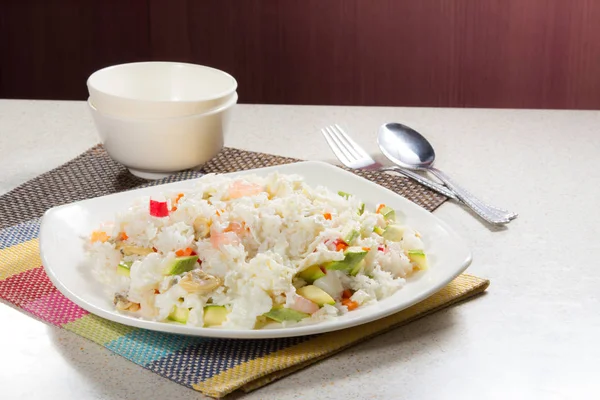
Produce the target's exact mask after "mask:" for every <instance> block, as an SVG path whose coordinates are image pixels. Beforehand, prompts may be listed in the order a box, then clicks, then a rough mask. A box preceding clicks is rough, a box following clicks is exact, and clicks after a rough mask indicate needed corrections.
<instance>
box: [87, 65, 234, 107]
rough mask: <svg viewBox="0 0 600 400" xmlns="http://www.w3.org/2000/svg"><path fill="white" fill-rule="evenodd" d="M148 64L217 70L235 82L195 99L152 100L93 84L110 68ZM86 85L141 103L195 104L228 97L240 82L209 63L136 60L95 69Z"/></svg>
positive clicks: (89, 90)
mask: <svg viewBox="0 0 600 400" xmlns="http://www.w3.org/2000/svg"><path fill="white" fill-rule="evenodd" d="M148 64H153V65H173V66H176V65H183V66H185V67H193V68H198V69H204V70H211V71H215V72H217V73H219V74H222V75H225V76H226V77H228V78H229V79H231V80H232V82H233V84H232V85H231V88H229V89H227V90H225V91H222V92H219V93H217V94H213V95H210V96H205V97H199V98H197V99H195V100H152V99H140V98H137V97H132V96H120V95H116V94H114V93H109V92H106V91H104V90H101V89H99V88H98V87H97V86H96V85H94V84H93V79H94V78H97V77H98V75H100V74H101V73H106V72H107V71H110V70H116V69H119V68H123V67H127V66H133V65H148ZM86 85H87V87H88V92H91V89H93V90H94V91H96V92H98V93H101V94H102V95H103V96H107V97H112V98H114V99H119V100H121V101H123V100H124V101H132V102H140V103H149V104H158V103H165V104H169V103H171V104H173V103H178V104H193V103H201V102H205V101H211V100H216V99H220V98H222V97H226V96H228V95H230V94H232V93H233V92H235V91H236V90H237V87H238V83H237V80H236V79H235V78H234V77H233V76H232V75H231V74H229V73H227V72H225V71H223V70H220V69H218V68H214V67H209V66H208V65H202V64H194V63H186V62H180V61H136V62H129V63H122V64H115V65H109V66H107V67H104V68H100V69H99V70H96V71H94V72H93V73H92V74H90V76H88V78H87V80H86ZM89 95H90V97H91V95H92V93H89Z"/></svg>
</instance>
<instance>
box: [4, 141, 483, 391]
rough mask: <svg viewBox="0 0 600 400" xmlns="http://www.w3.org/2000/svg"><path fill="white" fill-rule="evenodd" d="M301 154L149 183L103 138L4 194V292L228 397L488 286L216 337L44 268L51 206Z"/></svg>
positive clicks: (165, 372) (469, 280)
mask: <svg viewBox="0 0 600 400" xmlns="http://www.w3.org/2000/svg"><path fill="white" fill-rule="evenodd" d="M295 161H297V160H294V159H290V158H284V157H278V156H273V155H268V154H263V153H255V152H248V151H242V150H237V149H231V148H226V149H225V150H224V151H223V152H222V153H221V154H219V156H218V157H216V158H215V159H214V160H212V161H211V162H210V163H209V164H207V165H206V166H205V167H204V168H203V170H202V171H185V172H182V173H179V174H177V175H173V176H171V177H168V178H165V179H163V180H160V181H153V182H148V181H144V180H142V179H139V178H136V177H133V176H132V175H130V174H129V173H128V172H127V171H126V169H125V168H124V167H123V166H121V165H119V164H117V163H116V162H114V161H113V160H112V159H110V157H108V155H107V154H106V152H105V151H104V149H103V148H102V147H101V146H96V147H94V148H92V149H90V150H89V151H87V152H85V153H84V154H82V155H81V156H79V157H77V158H76V159H74V160H72V161H70V162H69V163H67V164H65V165H63V166H61V167H59V168H57V169H54V170H52V171H50V172H48V173H46V174H43V175H40V176H39V177H37V178H35V179H33V180H31V181H29V182H27V183H25V184H23V185H21V186H19V187H18V188H16V189H14V190H12V191H11V192H9V193H7V194H5V195H3V196H1V197H0V299H2V300H3V301H4V302H7V303H9V304H12V305H13V306H15V307H17V308H19V309H22V310H23V311H25V312H27V313H29V314H31V315H32V316H34V317H36V318H38V319H40V320H41V321H44V322H46V323H49V324H52V325H54V326H58V327H61V328H63V329H66V330H68V331H71V332H74V333H76V334H78V335H80V336H83V337H85V338H87V339H89V340H92V341H94V342H96V343H98V344H100V345H102V346H104V347H106V348H107V349H109V350H111V351H113V352H115V353H117V354H119V355H121V356H123V357H125V358H127V359H129V360H131V361H133V362H134V363H136V364H138V365H140V366H142V367H144V368H146V369H148V370H150V371H153V372H155V373H157V374H159V375H161V376H163V377H166V378H168V379H171V380H173V381H175V382H177V383H179V384H181V385H184V386H187V387H189V388H193V389H195V390H198V391H200V392H202V393H204V394H206V395H208V396H212V397H222V396H225V395H226V394H228V393H231V392H232V391H234V390H237V389H242V390H245V391H250V390H253V389H256V388H258V387H261V386H263V385H265V384H267V383H269V382H271V381H273V380H275V379H278V378H281V377H283V376H285V375H287V374H290V373H292V372H294V371H296V370H298V369H301V368H304V367H306V366H307V365H309V364H311V363H314V362H317V361H319V360H321V359H323V358H325V357H328V356H330V355H332V354H335V353H336V352H338V351H341V350H343V349H344V348H347V347H349V346H351V345H353V344H356V343H358V342H362V341H364V340H365V339H367V338H370V337H372V336H375V335H378V334H381V333H383V332H386V331H388V330H390V329H393V328H395V327H397V326H400V325H403V324H406V323H409V322H411V321H413V320H415V319H417V318H420V317H423V316H425V315H427V314H430V313H432V312H435V311H437V310H440V309H442V308H445V307H448V306H450V305H452V304H455V303H456V302H459V301H462V300H465V299H468V298H470V297H473V296H475V295H477V294H479V293H482V292H483V291H484V290H485V289H486V288H487V286H488V284H489V282H488V281H487V280H485V279H481V278H477V277H474V276H471V275H467V274H463V275H461V276H459V277H458V278H456V279H455V280H454V281H453V282H451V283H450V284H449V285H448V286H447V287H445V288H444V289H442V290H441V291H440V292H438V293H436V294H435V295H433V296H431V297H430V298H428V299H426V300H424V301H423V302H421V303H419V304H416V305H415V306H413V307H411V308H408V309H406V310H404V311H402V312H400V313H397V314H395V315H392V316H390V317H387V318H384V319H381V320H378V321H375V322H372V323H369V324H365V325H362V326H358V327H355V328H350V329H346V330H344V331H340V332H332V333H328V334H321V335H313V336H303V337H295V338H284V339H265V340H233V339H210V338H197V337H187V336H180V335H172V334H165V333H159V332H154V331H148V330H144V329H139V328H133V327H129V326H125V325H120V324H117V323H114V322H111V321H108V320H105V319H102V318H100V317H97V316H95V315H93V314H90V313H88V312H87V311H85V310H83V309H81V308H80V307H78V306H76V305H75V304H73V303H72V302H70V301H69V300H67V299H66V298H65V297H64V296H63V295H62V294H61V293H60V292H59V291H58V290H57V289H56V288H55V287H54V286H53V285H52V283H51V282H50V280H49V279H48V277H47V276H46V274H45V272H44V269H43V267H42V266H41V260H40V255H39V249H38V239H37V236H38V233H39V222H40V217H41V216H42V214H43V213H44V212H45V211H46V210H47V209H48V208H50V207H53V206H57V205H60V204H65V203H69V202H72V201H77V200H82V199H86V198H90V197H96V196H100V195H105V194H109V193H114V192H118V191H123V190H129V189H133V188H137V187H141V186H145V185H156V184H161V183H166V182H173V181H179V180H185V179H191V178H195V177H198V176H200V175H201V174H202V173H203V172H231V171H238V170H245V169H251V168H257V167H264V166H271V165H280V164H284V163H290V162H295ZM353 172H355V171H353ZM358 174H359V175H361V176H363V177H366V178H367V179H370V180H372V181H374V182H377V183H379V184H381V185H382V186H385V187H388V188H389V189H391V190H394V191H396V192H397V193H400V194H402V195H403V196H405V197H407V198H408V199H410V200H412V201H414V202H415V203H417V204H419V205H421V206H422V207H424V208H426V209H428V210H431V211H433V210H434V209H435V208H437V207H438V206H439V205H440V204H442V203H443V202H444V201H445V198H444V197H442V196H440V195H439V194H437V193H434V192H432V191H430V190H428V189H426V188H424V187H422V186H420V185H417V184H416V183H414V182H412V181H409V180H408V179H404V178H401V177H398V176H394V175H390V174H387V173H380V172H376V171H359V172H358ZM334 339H335V340H334Z"/></svg>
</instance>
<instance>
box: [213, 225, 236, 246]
mask: <svg viewBox="0 0 600 400" xmlns="http://www.w3.org/2000/svg"><path fill="white" fill-rule="evenodd" d="M239 243H240V238H239V237H238V235H236V234H235V233H234V232H220V231H218V230H216V229H214V228H213V227H211V229H210V244H212V246H213V247H214V248H215V249H218V248H219V247H221V246H222V245H226V244H234V245H235V244H239Z"/></svg>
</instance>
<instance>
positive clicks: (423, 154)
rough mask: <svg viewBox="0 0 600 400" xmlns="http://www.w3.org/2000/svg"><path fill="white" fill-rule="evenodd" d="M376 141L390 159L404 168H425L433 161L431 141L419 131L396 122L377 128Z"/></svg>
mask: <svg viewBox="0 0 600 400" xmlns="http://www.w3.org/2000/svg"><path fill="white" fill-rule="evenodd" d="M377 143H378V144H379V148H380V149H381V152H382V153H383V154H384V155H385V156H386V157H387V158H388V159H389V160H390V161H392V162H393V163H394V164H397V165H400V166H401V167H404V168H409V169H427V168H429V167H431V166H432V165H433V163H434V161H435V151H434V150H433V146H432V145H431V143H429V142H428V141H427V139H425V137H423V135H421V134H420V133H419V132H417V131H415V130H414V129H412V128H409V127H408V126H406V125H402V124H399V123H397V122H392V123H388V124H385V125H382V126H381V128H379V136H378V138H377Z"/></svg>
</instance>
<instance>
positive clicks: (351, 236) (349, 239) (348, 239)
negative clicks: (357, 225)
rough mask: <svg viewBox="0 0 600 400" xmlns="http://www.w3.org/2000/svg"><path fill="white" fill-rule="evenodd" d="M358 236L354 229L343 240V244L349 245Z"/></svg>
mask: <svg viewBox="0 0 600 400" xmlns="http://www.w3.org/2000/svg"><path fill="white" fill-rule="evenodd" d="M359 236H360V233H359V232H358V231H357V230H356V229H352V231H350V233H348V235H347V236H346V237H345V238H344V242H346V243H348V244H350V243H352V241H353V240H354V239H356V238H358V237H359Z"/></svg>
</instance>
